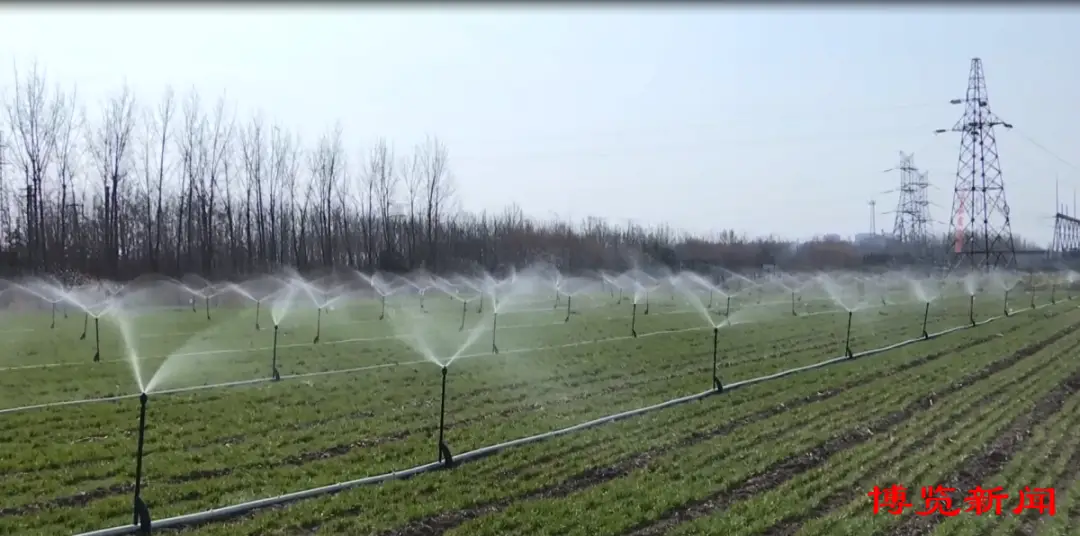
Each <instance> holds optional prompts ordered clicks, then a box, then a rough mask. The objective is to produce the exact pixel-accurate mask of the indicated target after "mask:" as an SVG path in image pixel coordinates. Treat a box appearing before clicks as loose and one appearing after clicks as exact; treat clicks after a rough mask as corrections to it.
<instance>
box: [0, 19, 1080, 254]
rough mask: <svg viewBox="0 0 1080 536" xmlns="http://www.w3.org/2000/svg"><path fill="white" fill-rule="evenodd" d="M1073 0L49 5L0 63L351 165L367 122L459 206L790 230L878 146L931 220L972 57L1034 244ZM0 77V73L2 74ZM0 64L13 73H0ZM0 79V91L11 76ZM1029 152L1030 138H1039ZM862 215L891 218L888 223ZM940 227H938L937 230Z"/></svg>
mask: <svg viewBox="0 0 1080 536" xmlns="http://www.w3.org/2000/svg"><path fill="white" fill-rule="evenodd" d="M1078 15H1080V11H1077V8H1071V7H1068V6H1063V7H1059V8H1051V7H1030V8H1025V9H1020V8H1012V9H1007V8H1004V7H998V8H978V7H976V6H974V5H963V6H961V5H958V6H955V7H952V8H945V7H938V8H934V7H927V6H918V7H916V6H911V7H900V6H897V7H891V8H884V7H879V8H873V9H872V8H862V9H856V8H852V7H841V6H839V5H838V6H822V7H817V8H813V9H812V8H809V7H806V8H799V9H796V8H794V7H784V6H781V7H775V8H770V9H758V10H750V9H749V8H745V7H738V6H730V7H705V6H697V7H693V8H691V7H669V8H665V9H661V7H660V5H659V4H658V5H657V6H656V7H648V6H637V5H635V6H634V7H630V6H625V7H615V6H612V7H606V8H599V7H596V8H592V7H576V8H572V7H564V6H560V7H556V6H554V5H553V6H550V7H538V6H530V7H525V6H521V7H513V8H510V7H507V8H501V9H496V8H493V7H483V8H482V7H479V6H467V5H460V6H456V7H443V8H440V9H435V8H434V7H424V8H421V7H414V8H404V9H398V10H396V11H395V10H392V9H391V8H389V7H382V8H375V7H369V8H360V7H354V8H330V7H318V8H307V9H301V8H299V7H297V8H294V9H291V10H289V9H286V8H283V7H280V8H269V7H264V8H259V7H254V6H251V7H244V8H241V7H229V8H210V7H206V8H195V7H191V8H180V7H168V8H166V7H161V8H144V9H141V10H136V9H134V8H131V7H127V6H123V7H121V6H119V5H116V6H108V7H106V6H101V7H98V8H96V9H95V10H93V11H91V10H88V9H81V10H77V9H74V8H66V7H65V8H62V7H60V6H51V7H47V8H39V9H37V10H31V9H29V8H27V7H15V6H13V5H12V6H6V7H5V8H3V9H2V10H0V21H2V23H3V31H2V32H0V62H5V63H10V62H17V63H18V64H19V65H22V66H26V65H28V64H29V62H31V61H33V60H35V59H36V60H37V61H38V62H39V63H40V65H41V66H42V67H44V68H45V69H47V74H48V77H49V79H50V80H51V81H53V82H56V83H60V84H63V85H66V86H67V85H77V86H78V90H79V94H80V96H81V100H82V101H83V103H84V105H85V106H86V107H87V111H88V113H89V114H90V115H91V116H93V115H94V114H95V113H96V107H97V105H98V103H100V102H101V101H102V100H104V99H105V98H107V97H108V96H109V95H110V94H111V93H113V92H115V91H116V90H117V89H118V88H119V87H121V85H122V84H124V83H127V84H129V85H130V86H131V88H132V89H133V90H134V91H135V94H136V96H137V98H138V99H139V100H140V101H141V102H142V103H144V104H147V105H153V104H156V102H157V100H158V99H159V98H160V96H161V94H162V92H163V90H164V88H165V87H166V85H172V86H173V87H174V88H175V89H176V90H178V91H185V90H187V89H188V88H192V87H194V88H196V89H197V90H198V91H199V93H200V94H201V95H202V97H203V99H204V101H206V102H207V103H208V105H209V103H210V102H212V100H213V99H215V98H216V97H217V96H218V95H221V94H223V93H224V94H225V95H226V96H227V98H228V100H229V101H230V102H232V103H234V104H235V105H236V106H237V107H238V109H239V112H240V117H241V118H242V119H243V118H247V117H250V116H251V115H252V114H253V113H255V112H256V111H261V112H262V113H263V114H264V115H265V116H266V117H267V118H270V119H273V120H275V121H277V122H279V123H281V124H283V125H285V126H288V127H290V128H292V129H294V130H296V131H298V132H300V133H301V134H302V136H303V137H304V138H305V139H306V140H308V141H309V142H313V141H314V140H315V138H316V137H317V136H319V135H320V134H321V133H322V132H324V131H326V130H328V129H330V128H332V127H333V125H334V124H335V123H336V122H340V124H341V126H342V127H343V129H344V132H345V142H346V146H347V147H348V149H349V151H350V153H351V154H350V156H351V157H353V158H355V159H357V160H358V159H359V157H360V155H362V154H364V152H366V150H367V148H369V147H370V145H371V144H372V143H373V141H374V140H375V139H377V138H378V137H380V136H381V137H386V138H387V140H388V141H389V142H390V143H392V144H393V145H394V146H395V147H396V148H397V149H398V151H399V152H404V151H406V150H408V149H409V148H410V147H411V146H413V145H414V144H416V143H418V142H420V141H421V140H422V139H423V138H424V136H425V135H427V134H434V135H437V136H439V137H440V138H441V139H442V140H443V141H444V142H445V143H446V145H447V146H448V148H449V150H450V158H451V166H452V169H453V173H454V176H455V180H456V183H457V196H458V200H459V201H460V203H461V205H462V207H463V208H465V209H467V210H474V211H475V210H482V209H488V210H499V209H501V208H502V207H503V206H505V205H508V204H510V203H517V204H518V205H519V206H521V207H522V209H523V210H524V211H525V212H526V213H527V214H529V215H532V216H536V217H541V218H547V217H551V216H553V215H558V216H559V217H562V218H567V217H570V218H574V219H580V218H584V217H586V216H600V217H605V218H608V219H610V220H611V221H613V222H617V223H625V222H626V221H627V220H633V221H635V222H639V223H643V224H655V223H661V222H664V223H668V224H669V225H671V226H672V227H673V228H677V229H686V230H690V231H694V232H709V231H719V230H722V229H735V230H736V231H739V232H746V233H748V234H752V235H760V234H778V235H782V236H785V237H792V238H806V237H810V236H813V235H815V234H823V233H829V232H835V233H840V234H843V235H850V234H853V233H856V232H865V231H868V230H869V228H870V208H869V207H868V205H867V203H868V201H869V200H870V199H875V200H876V201H877V203H878V210H879V212H883V213H884V212H887V211H889V210H892V209H893V208H894V207H895V204H896V198H895V195H893V194H883V193H882V192H883V191H886V190H889V189H892V188H895V186H896V184H897V183H898V181H899V176H898V175H895V174H886V173H883V170H885V169H887V168H889V167H892V166H893V165H895V164H896V163H897V161H898V159H899V155H898V151H905V152H914V153H915V162H916V164H917V165H918V166H919V167H921V168H923V169H925V170H928V171H929V172H930V180H931V182H932V183H933V184H934V186H935V188H934V189H932V190H931V192H930V197H931V200H932V201H933V202H934V203H935V204H936V206H934V207H932V213H933V216H934V218H935V219H936V220H939V221H940V222H947V221H948V215H947V212H948V210H949V207H950V205H951V196H952V185H953V182H954V175H955V166H956V158H957V150H958V146H959V139H958V134H949V135H941V136H934V135H933V133H932V132H933V130H934V129H936V128H947V127H951V126H952V125H953V124H954V123H955V122H956V120H957V119H958V117H959V114H960V109H959V107H955V106H950V105H949V104H948V101H949V100H950V99H952V98H957V97H960V96H962V95H963V93H964V90H965V87H966V83H967V75H968V68H969V62H970V59H971V58H972V57H973V56H979V57H981V58H983V61H984V63H985V69H986V77H987V82H988V87H989V95H990V105H991V108H992V109H993V111H994V112H995V113H997V114H998V115H999V116H1001V117H1002V118H1003V119H1005V120H1007V121H1010V122H1012V123H1014V124H1015V125H1016V129H1015V130H1014V131H1012V132H1000V133H999V135H998V139H999V150H1000V153H1001V165H1002V168H1003V171H1004V174H1005V180H1006V191H1007V196H1008V199H1009V202H1010V205H1011V209H1012V217H1013V227H1014V230H1015V231H1016V232H1018V233H1021V234H1023V235H1025V236H1029V237H1031V238H1034V239H1037V240H1040V241H1043V242H1047V241H1049V239H1050V236H1051V233H1052V231H1051V225H1052V220H1051V219H1050V217H1051V216H1052V214H1053V211H1054V201H1053V198H1054V197H1053V196H1054V183H1055V178H1058V179H1059V180H1060V182H1061V185H1062V192H1063V196H1062V197H1063V198H1068V199H1069V201H1070V203H1071V198H1072V194H1071V192H1072V190H1073V189H1074V188H1077V187H1080V170H1078V169H1077V167H1075V165H1078V164H1080V155H1076V151H1075V150H1074V148H1075V147H1077V146H1078V145H1080V144H1078V142H1080V134H1077V128H1075V127H1074V126H1073V123H1074V122H1075V121H1076V119H1077V118H1078V117H1080V115H1078V112H1080V104H1077V99H1076V98H1075V96H1076V95H1080V62H1077V61H1075V59H1076V54H1077V51H1078V50H1080V37H1078V34H1080V32H1078V31H1077V28H1080V16H1078ZM0 72H2V71H0ZM7 72H8V73H10V72H11V71H10V70H8V71H7ZM10 83H11V77H10V76H9V75H5V76H0V88H2V87H5V86H10ZM1040 146H1042V147H1044V148H1045V149H1048V150H1049V151H1047V150H1044V149H1042V148H1040ZM877 222H878V226H879V228H880V227H884V228H885V229H886V230H891V229H892V223H893V216H892V215H889V214H880V215H879V216H878V218H877ZM936 227H937V228H938V230H944V228H945V227H946V223H938V224H937V225H936Z"/></svg>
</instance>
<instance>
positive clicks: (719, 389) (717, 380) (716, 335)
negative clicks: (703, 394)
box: [712, 326, 724, 393]
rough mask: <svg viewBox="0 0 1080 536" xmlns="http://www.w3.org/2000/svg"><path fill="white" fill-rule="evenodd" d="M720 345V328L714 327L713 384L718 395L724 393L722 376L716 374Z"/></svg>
mask: <svg viewBox="0 0 1080 536" xmlns="http://www.w3.org/2000/svg"><path fill="white" fill-rule="evenodd" d="M719 345H720V327H719V326H713V328H712V383H713V389H716V392H717V393H722V392H723V391H724V384H722V383H720V376H719V375H718V374H717V373H716V366H717V365H716V361H717V348H718V347H719Z"/></svg>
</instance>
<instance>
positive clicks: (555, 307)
mask: <svg viewBox="0 0 1080 536" xmlns="http://www.w3.org/2000/svg"><path fill="white" fill-rule="evenodd" d="M551 308H552V309H558V308H559V291H557V290H556V291H555V305H553V306H551Z"/></svg>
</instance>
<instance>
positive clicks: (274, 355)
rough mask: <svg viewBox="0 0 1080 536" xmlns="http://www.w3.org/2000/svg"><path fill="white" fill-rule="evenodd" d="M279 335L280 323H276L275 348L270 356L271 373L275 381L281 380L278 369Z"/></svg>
mask: <svg viewBox="0 0 1080 536" xmlns="http://www.w3.org/2000/svg"><path fill="white" fill-rule="evenodd" d="M277 335H278V325H277V324H274V350H273V353H272V355H271V358H270V374H271V377H272V378H273V379H274V381H279V380H281V374H279V373H278V369H277Z"/></svg>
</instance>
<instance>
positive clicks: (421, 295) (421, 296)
mask: <svg viewBox="0 0 1080 536" xmlns="http://www.w3.org/2000/svg"><path fill="white" fill-rule="evenodd" d="M420 309H421V310H423V311H424V312H425V313H426V312H427V309H424V291H422V290H421V291H420Z"/></svg>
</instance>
